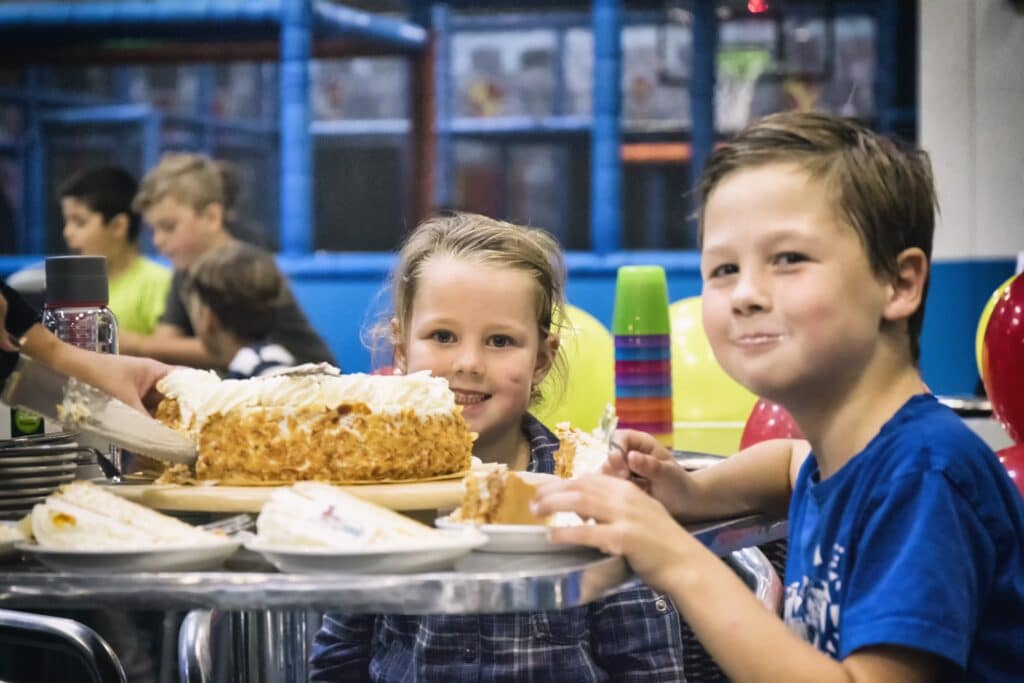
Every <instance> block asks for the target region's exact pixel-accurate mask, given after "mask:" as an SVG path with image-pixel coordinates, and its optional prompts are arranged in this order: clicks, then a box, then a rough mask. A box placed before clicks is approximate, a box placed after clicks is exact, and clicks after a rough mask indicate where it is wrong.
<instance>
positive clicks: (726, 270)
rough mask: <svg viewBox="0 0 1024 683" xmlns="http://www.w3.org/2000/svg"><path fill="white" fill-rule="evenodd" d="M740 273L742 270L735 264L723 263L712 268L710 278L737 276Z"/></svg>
mask: <svg viewBox="0 0 1024 683" xmlns="http://www.w3.org/2000/svg"><path fill="white" fill-rule="evenodd" d="M738 272H740V269H739V267H738V266H737V265H736V264H735V263H723V264H722V265H720V266H715V267H714V268H712V269H711V272H710V273H709V274H708V277H725V276H726V275H735V274H736V273H738Z"/></svg>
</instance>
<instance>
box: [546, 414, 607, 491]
mask: <svg viewBox="0 0 1024 683" xmlns="http://www.w3.org/2000/svg"><path fill="white" fill-rule="evenodd" d="M555 435H556V436H557V437H558V441H559V445H558V450H557V451H555V474H556V475H558V476H559V477H561V478H563V479H576V478H578V477H582V476H583V475H585V474H592V473H594V472H599V471H600V470H601V465H603V464H604V461H605V460H607V459H608V451H607V446H606V441H605V439H603V438H602V437H601V436H598V435H596V434H590V433H587V432H585V431H583V430H582V429H577V428H576V427H573V426H572V425H570V424H569V423H568V422H560V423H558V424H557V425H555Z"/></svg>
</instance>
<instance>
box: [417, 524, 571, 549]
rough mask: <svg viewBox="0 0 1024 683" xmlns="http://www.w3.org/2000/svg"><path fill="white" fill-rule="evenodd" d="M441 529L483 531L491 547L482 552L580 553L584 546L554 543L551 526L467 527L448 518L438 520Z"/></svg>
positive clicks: (491, 525) (481, 525)
mask: <svg viewBox="0 0 1024 683" xmlns="http://www.w3.org/2000/svg"><path fill="white" fill-rule="evenodd" d="M434 524H435V525H436V526H437V528H438V529H479V530H480V531H482V532H483V533H484V535H486V536H487V544H486V545H483V546H481V547H479V548H477V550H478V551H480V552H482V553H567V552H579V551H580V550H581V549H582V548H584V546H579V545H569V544H563V543H552V542H551V541H549V540H548V530H549V528H550V527H546V526H540V525H539V524H465V523H462V522H453V521H451V519H449V518H448V517H447V516H445V517H438V518H437V519H436V520H434Z"/></svg>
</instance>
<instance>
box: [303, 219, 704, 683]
mask: <svg viewBox="0 0 1024 683" xmlns="http://www.w3.org/2000/svg"><path fill="white" fill-rule="evenodd" d="M563 287H564V267H563V263H562V256H561V252H560V250H559V248H558V245H557V243H556V242H555V241H554V239H552V238H551V237H550V236H549V235H548V234H547V233H545V232H543V231H541V230H533V229H528V228H523V227H520V226H516V225H512V224H509V223H504V222H501V221H496V220H493V219H490V218H487V217H484V216H479V215H474V214H452V215H447V216H443V217H439V218H435V219H432V220H429V221H427V222H425V223H424V224H422V225H421V226H420V227H419V228H418V229H417V230H416V231H415V232H414V233H413V234H412V236H411V237H410V238H409V240H408V242H407V243H406V244H405V246H404V247H403V249H402V251H401V253H400V255H399V263H398V266H397V268H396V272H395V276H394V284H393V302H394V307H395V315H394V317H393V318H392V319H391V321H390V324H389V329H388V336H389V338H390V342H391V344H392V346H393V348H394V349H395V365H396V367H397V368H398V369H399V370H401V371H403V372H416V371H420V370H430V371H431V372H432V373H433V374H434V375H435V376H438V377H445V378H446V379H447V380H448V383H449V386H450V387H451V389H452V391H453V392H454V393H455V399H456V402H457V403H458V404H459V405H461V406H462V410H463V416H464V417H465V418H466V421H467V422H468V424H469V427H470V429H472V430H473V431H474V432H476V433H477V434H478V435H479V436H478V438H477V441H476V442H475V444H474V448H473V453H474V455H476V456H477V457H479V458H480V459H481V460H483V461H484V462H500V463H504V464H505V465H507V466H508V467H509V468H510V469H514V470H529V471H531V472H546V473H552V472H553V471H554V451H555V450H556V449H557V448H558V439H557V438H556V437H555V436H554V435H553V434H552V433H551V432H550V431H549V430H548V429H547V428H545V427H544V425H542V424H541V423H540V422H539V421H538V420H537V419H536V418H534V417H533V416H532V415H530V413H529V412H528V411H527V409H528V407H529V406H530V405H531V403H532V402H533V401H535V400H536V399H537V398H538V395H537V390H536V388H537V386H538V385H539V384H540V382H541V380H542V379H543V378H544V377H545V375H546V374H547V373H548V371H549V370H550V369H551V367H552V365H554V364H555V363H557V362H558V358H559V356H558V337H557V336H556V334H555V333H554V332H553V330H552V326H553V319H554V313H555V312H556V311H557V310H558V309H559V308H560V307H561V305H562V301H563ZM470 292H471V293H472V295H471V296H467V294H468V293H470ZM682 662H683V645H682V637H681V625H680V620H679V615H678V613H677V612H676V609H675V606H674V605H673V604H672V603H671V601H670V600H668V599H667V598H665V597H664V596H662V595H658V594H656V593H654V592H653V591H652V590H650V589H649V588H647V587H646V586H634V587H631V588H628V589H626V590H624V591H621V592H618V593H615V594H613V595H611V596H609V597H607V598H605V599H603V600H600V601H597V602H594V603H592V604H589V605H584V606H580V607H574V608H570V609H565V610H557V611H548V612H533V613H521V614H500V615H473V616H463V615H457V616H456V615H430V616H400V615H339V614H328V615H326V616H325V617H324V621H323V626H322V628H321V630H320V632H319V633H318V634H317V636H316V640H315V643H314V649H313V655H312V658H311V680H314V681H412V680H444V681H446V682H449V683H459V682H461V681H553V680H566V681H573V682H576V681H609V680H611V681H681V680H683V678H684V677H683V664H682Z"/></svg>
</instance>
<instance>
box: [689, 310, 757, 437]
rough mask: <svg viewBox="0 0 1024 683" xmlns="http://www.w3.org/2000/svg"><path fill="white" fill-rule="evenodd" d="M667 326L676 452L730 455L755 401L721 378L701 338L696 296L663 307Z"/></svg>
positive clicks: (707, 344) (722, 373) (724, 376)
mask: <svg viewBox="0 0 1024 683" xmlns="http://www.w3.org/2000/svg"><path fill="white" fill-rule="evenodd" d="M669 315H670V316H671V320H672V417H673V420H674V422H675V434H674V437H675V440H674V444H675V447H676V448H677V449H679V450H687V451H701V452H706V453H717V454H720V455H730V454H732V453H735V452H736V450H737V449H738V447H739V443H740V437H741V436H742V434H743V427H744V425H745V424H746V422H747V418H748V417H749V416H750V411H751V410H753V408H754V404H755V403H756V402H757V396H755V395H754V394H752V393H750V392H749V391H747V390H746V389H745V388H743V387H742V386H741V385H740V384H739V383H738V382H736V380H734V379H732V378H731V377H729V375H727V374H725V370H723V369H722V366H720V365H719V364H718V361H717V360H716V359H715V356H714V354H713V353H712V352H711V344H710V342H709V341H708V337H707V335H706V334H705V333H704V323H703V321H702V319H701V301H700V297H699V296H695V297H690V298H687V299H682V300H680V301H677V302H675V303H673V304H672V305H671V306H670V307H669Z"/></svg>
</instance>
